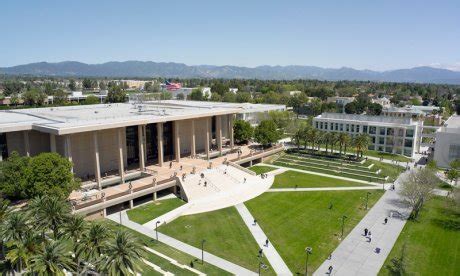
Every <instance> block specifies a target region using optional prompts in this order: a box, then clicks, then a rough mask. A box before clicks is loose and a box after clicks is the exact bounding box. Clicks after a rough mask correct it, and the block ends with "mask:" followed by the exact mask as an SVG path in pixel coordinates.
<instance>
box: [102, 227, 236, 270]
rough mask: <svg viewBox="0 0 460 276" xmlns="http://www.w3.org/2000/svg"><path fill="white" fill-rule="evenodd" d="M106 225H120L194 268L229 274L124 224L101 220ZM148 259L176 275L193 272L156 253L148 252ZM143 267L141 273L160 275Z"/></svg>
mask: <svg viewBox="0 0 460 276" xmlns="http://www.w3.org/2000/svg"><path fill="white" fill-rule="evenodd" d="M103 221H104V223H106V225H108V226H109V227H110V228H112V229H114V230H116V229H118V228H119V227H122V228H123V229H125V230H126V231H129V232H131V233H133V235H135V236H136V237H137V238H139V239H140V240H141V241H142V242H143V243H144V244H145V245H146V246H148V247H150V248H152V249H154V250H156V251H158V252H160V253H162V254H165V255H166V256H168V257H171V258H173V259H175V260H176V261H178V262H179V263H181V264H185V265H189V264H190V262H191V261H193V262H194V268H195V269H197V270H199V271H201V272H203V273H205V274H208V275H231V273H228V272H227V271H224V270H222V269H220V268H218V267H215V266H213V265H211V264H208V263H206V260H205V263H204V265H202V264H201V261H197V260H196V258H195V257H193V256H191V255H188V254H186V253H184V252H182V251H179V250H177V249H175V248H172V247H170V246H168V245H166V244H164V243H162V242H161V241H160V242H156V241H155V240H153V239H152V238H150V237H147V236H145V235H143V234H141V233H139V232H136V231H134V230H131V229H129V228H126V227H125V226H120V225H119V224H118V223H115V222H113V221H111V220H108V219H105V220H103ZM146 259H147V260H148V261H150V262H152V263H154V264H156V265H158V266H160V267H161V268H162V269H163V270H165V271H170V272H172V273H174V274H176V275H193V273H190V272H189V271H188V270H184V269H181V268H179V267H177V266H175V265H172V264H171V263H169V262H168V261H167V260H165V259H163V258H161V257H158V256H157V255H153V254H152V253H149V254H148V257H147V258H146ZM144 268H145V269H146V271H144V272H142V275H161V274H159V273H158V272H156V271H154V270H153V268H151V267H149V266H147V265H145V266H144Z"/></svg>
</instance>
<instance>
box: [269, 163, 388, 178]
mask: <svg viewBox="0 0 460 276" xmlns="http://www.w3.org/2000/svg"><path fill="white" fill-rule="evenodd" d="M273 164H274V165H277V166H282V167H286V168H294V169H299V170H305V171H311V172H318V173H324V174H330V175H336V176H342V177H348V178H351V179H357V180H363V181H369V182H380V181H382V178H383V177H384V175H382V174H379V175H378V177H371V176H364V175H359V174H350V173H346V172H343V171H342V172H339V171H337V170H328V169H322V168H318V167H315V166H305V165H297V164H291V163H286V162H282V161H275V162H274V163H273Z"/></svg>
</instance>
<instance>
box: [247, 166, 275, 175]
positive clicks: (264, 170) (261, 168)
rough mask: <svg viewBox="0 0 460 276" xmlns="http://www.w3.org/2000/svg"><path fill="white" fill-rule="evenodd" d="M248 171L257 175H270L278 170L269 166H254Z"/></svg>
mask: <svg viewBox="0 0 460 276" xmlns="http://www.w3.org/2000/svg"><path fill="white" fill-rule="evenodd" d="M248 169H250V170H251V171H253V172H255V173H257V174H262V173H268V172H271V171H274V170H276V168H273V167H268V166H252V167H250V168H248Z"/></svg>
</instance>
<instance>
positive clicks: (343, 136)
mask: <svg viewBox="0 0 460 276" xmlns="http://www.w3.org/2000/svg"><path fill="white" fill-rule="evenodd" d="M337 140H338V142H339V146H340V155H342V148H343V147H344V146H345V154H346V151H347V150H346V149H347V145H348V144H349V143H350V135H348V134H347V133H345V132H341V133H339V135H338V137H337Z"/></svg>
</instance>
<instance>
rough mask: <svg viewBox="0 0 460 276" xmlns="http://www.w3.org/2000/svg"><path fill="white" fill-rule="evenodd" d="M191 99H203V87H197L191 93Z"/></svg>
mask: <svg viewBox="0 0 460 276" xmlns="http://www.w3.org/2000/svg"><path fill="white" fill-rule="evenodd" d="M190 100H192V101H203V100H204V98H203V92H201V88H195V89H193V90H192V93H190Z"/></svg>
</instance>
